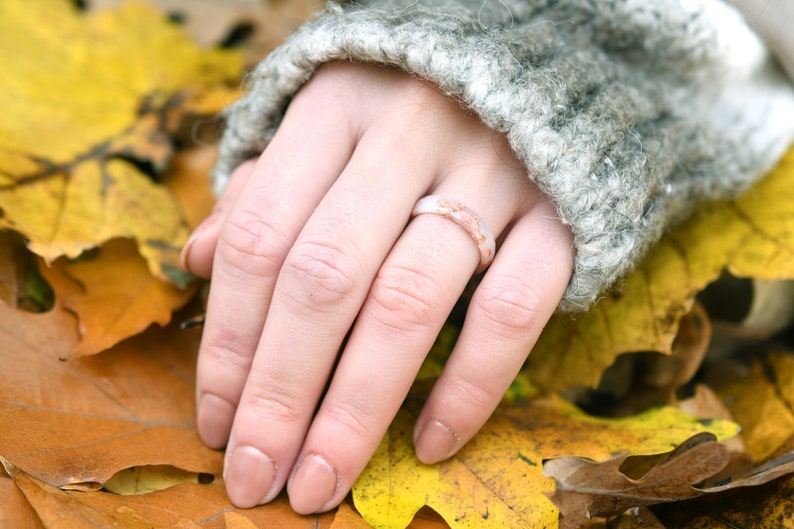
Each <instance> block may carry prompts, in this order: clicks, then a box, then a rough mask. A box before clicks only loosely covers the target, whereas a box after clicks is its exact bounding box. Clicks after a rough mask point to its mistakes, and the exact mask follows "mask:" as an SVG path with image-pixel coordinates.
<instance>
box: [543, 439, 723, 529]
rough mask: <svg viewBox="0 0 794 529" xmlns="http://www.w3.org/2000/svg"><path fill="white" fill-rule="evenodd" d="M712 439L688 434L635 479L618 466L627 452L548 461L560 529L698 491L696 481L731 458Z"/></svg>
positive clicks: (688, 496)
mask: <svg viewBox="0 0 794 529" xmlns="http://www.w3.org/2000/svg"><path fill="white" fill-rule="evenodd" d="M714 440H715V437H714V436H713V435H711V434H708V433H702V434H698V435H695V436H693V437H691V438H690V439H688V440H687V441H685V442H684V443H682V444H681V445H679V446H678V447H677V448H676V449H675V450H674V451H673V452H671V453H670V455H669V456H668V457H667V458H665V459H664V461H662V462H661V463H659V464H658V465H656V466H654V467H653V468H652V469H651V470H650V471H649V472H648V473H647V474H645V475H644V476H643V477H642V478H641V479H636V480H635V479H631V478H629V477H627V476H626V475H625V474H623V473H622V472H621V471H620V467H621V466H622V465H623V464H624V463H625V461H626V458H627V457H628V453H623V454H622V455H620V456H618V457H614V458H612V459H609V460H607V461H604V462H601V463H597V462H595V461H592V460H589V459H585V458H581V457H570V456H568V457H560V458H556V459H552V460H550V461H547V462H546V463H545V464H544V465H543V474H544V475H545V476H547V477H550V478H554V479H555V480H556V482H557V487H556V490H555V491H554V492H552V493H551V494H549V497H550V499H551V501H552V502H554V505H556V506H557V508H558V509H559V510H560V512H561V514H562V518H561V520H560V529H574V528H575V527H577V526H578V525H580V524H582V523H584V522H585V521H586V520H590V519H591V518H593V517H596V516H600V517H610V516H616V515H619V514H621V513H623V512H624V511H625V510H627V509H628V508H630V507H642V506H647V505H655V504H658V503H665V502H672V501H681V500H683V499H691V498H694V497H697V496H700V495H702V494H703V492H702V491H700V490H698V489H696V488H695V487H694V485H696V484H698V483H700V482H702V481H704V480H705V479H707V478H709V477H711V476H713V475H714V474H716V473H717V472H719V471H720V470H722V469H723V468H724V467H725V466H726V465H727V464H728V462H729V461H730V455H729V454H728V451H727V449H725V447H724V446H722V445H720V444H717V443H715V442H714Z"/></svg>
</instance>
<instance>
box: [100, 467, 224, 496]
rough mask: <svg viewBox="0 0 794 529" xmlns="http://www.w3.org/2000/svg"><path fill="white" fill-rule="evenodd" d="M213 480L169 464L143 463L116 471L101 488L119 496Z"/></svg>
mask: <svg viewBox="0 0 794 529" xmlns="http://www.w3.org/2000/svg"><path fill="white" fill-rule="evenodd" d="M213 480H214V476H213V475H211V474H200V473H198V472H188V471H187V470H182V469H181V468H176V467H173V466H171V465H144V466H139V467H132V468H125V469H124V470H121V471H119V472H117V473H116V474H114V475H113V476H112V477H111V478H110V479H109V480H107V481H105V482H104V483H103V484H102V488H103V489H104V490H106V491H108V492H112V493H114V494H119V495H121V496H135V495H139V494H148V493H150V492H155V491H158V490H165V489H168V488H170V487H175V486H176V485H181V484H182V483H212V481H213Z"/></svg>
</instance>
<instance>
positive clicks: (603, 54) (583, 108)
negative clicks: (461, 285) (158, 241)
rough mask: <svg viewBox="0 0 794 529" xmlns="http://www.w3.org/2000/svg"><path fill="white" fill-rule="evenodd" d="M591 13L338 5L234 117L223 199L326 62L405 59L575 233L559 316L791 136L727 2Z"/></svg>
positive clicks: (751, 40)
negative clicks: (233, 176) (484, 131)
mask: <svg viewBox="0 0 794 529" xmlns="http://www.w3.org/2000/svg"><path fill="white" fill-rule="evenodd" d="M576 4H577V3H576V2H560V3H559V5H558V3H556V2H549V1H540V0H516V1H515V2H513V3H510V2H502V1H500V2H486V3H483V2H481V1H480V0H457V1H454V2H453V1H451V0H435V1H434V2H433V3H432V5H430V4H428V2H414V1H408V0H406V1H405V2H404V3H402V2H401V0H374V1H372V2H369V3H367V4H366V5H362V4H359V3H356V4H355V5H354V4H350V5H344V6H340V5H337V4H329V6H328V7H327V9H326V11H325V12H323V13H322V14H320V15H319V16H318V17H317V18H315V19H314V20H313V21H311V22H309V23H308V24H306V25H304V26H303V27H302V28H301V29H300V30H299V31H298V32H297V33H296V34H294V35H293V36H292V37H291V38H290V39H288V41H287V42H285V44H284V45H282V46H281V47H280V48H278V49H277V50H276V51H274V52H273V53H272V54H271V55H270V56H268V57H267V58H266V59H265V60H264V61H263V62H262V63H260V64H259V66H258V67H257V68H256V70H255V71H254V72H253V73H252V74H251V76H250V79H249V81H250V86H249V91H248V94H247V95H246V96H245V97H244V98H242V99H241V100H240V101H239V102H237V103H236V104H235V105H233V106H232V107H231V108H230V109H229V110H228V112H227V116H226V117H227V129H226V132H225V134H224V137H223V138H222V141H221V144H220V158H219V162H218V164H217V166H216V169H215V173H214V177H215V182H216V190H217V191H218V192H220V191H221V190H222V189H223V188H224V186H225V184H226V182H227V180H228V177H229V174H230V173H231V171H232V169H233V168H234V167H235V166H236V165H237V164H239V163H240V162H241V161H242V160H244V159H246V158H247V157H250V156H255V155H258V154H259V153H260V152H261V151H262V150H263V149H264V148H265V146H266V145H267V143H268V141H269V140H270V139H271V138H272V136H273V134H274V133H275V130H276V129H277V127H278V125H279V123H280V121H281V119H282V117H283V114H284V111H285V109H286V107H287V105H288V104H289V102H290V99H291V96H292V95H293V94H294V93H295V91H297V90H298V89H299V88H300V87H301V86H302V85H303V84H304V83H305V82H306V81H307V80H308V79H309V78H310V77H311V75H312V74H313V72H314V71H315V70H316V68H318V67H319V66H320V65H321V64H323V63H325V62H328V61H332V60H357V61H367V62H379V63H384V64H389V65H394V66H397V67H399V68H402V69H404V70H405V71H408V72H410V73H412V74H414V75H418V76H420V77H423V78H425V79H427V80H429V81H432V82H433V83H435V84H436V85H438V87H439V88H440V89H441V90H442V91H444V92H445V93H447V94H449V95H451V96H454V97H456V98H457V99H459V100H460V101H461V102H462V103H463V104H465V105H467V106H468V107H470V108H471V109H472V110H473V111H475V112H476V113H478V114H479V116H480V117H481V119H482V120H483V122H484V123H485V124H487V125H488V126H490V127H492V128H493V129H495V130H497V131H500V132H503V133H505V134H506V135H507V138H508V139H509V141H510V143H511V146H512V147H513V149H514V151H515V153H516V155H517V156H518V157H519V159H520V160H521V161H522V162H523V163H524V164H525V165H526V167H527V169H528V174H529V176H530V178H532V179H533V180H534V181H535V182H536V183H537V184H538V186H539V187H540V189H541V190H542V191H543V192H544V193H546V194H547V195H548V196H549V197H550V198H551V200H552V201H553V202H554V203H555V205H556V206H557V209H558V213H559V216H560V219H561V220H562V221H563V222H564V223H566V224H569V225H570V227H571V229H572V231H573V234H574V240H575V245H576V257H575V262H574V276H573V278H572V280H571V282H570V284H569V286H568V289H567V291H566V293H565V297H564V299H563V300H562V302H561V304H560V309H562V310H581V309H584V308H587V307H588V306H589V305H590V304H591V303H592V302H593V301H595V300H596V299H597V298H598V297H599V296H600V295H601V294H603V292H604V290H605V289H606V288H607V287H609V286H610V285H612V284H613V283H614V282H615V281H616V280H617V279H618V278H619V277H620V276H621V275H623V274H624V273H625V272H626V271H627V270H628V269H629V268H631V267H632V266H633V265H634V264H635V263H636V262H637V261H638V260H639V259H640V258H641V257H642V256H643V255H644V254H645V253H646V251H647V250H648V248H649V247H650V246H651V245H652V244H653V243H654V242H655V241H657V240H658V238H659V237H660V236H661V234H662V232H663V231H664V229H665V228H666V227H668V226H669V225H670V224H671V223H672V222H675V221H676V220H678V219H679V218H681V216H682V215H685V214H687V213H688V212H690V211H691V210H692V208H693V207H694V206H695V205H696V204H697V203H698V200H703V199H713V198H720V197H725V196H730V195H732V194H735V193H737V192H738V191H740V190H742V189H743V188H745V187H746V186H747V185H748V184H749V183H750V182H751V181H752V180H753V179H754V178H756V177H757V176H758V175H759V174H761V173H762V172H763V171H765V170H766V169H768V168H769V167H770V166H771V164H772V163H773V162H774V160H776V159H777V157H778V156H779V155H780V154H781V153H782V151H783V149H784V148H785V147H786V146H787V145H788V143H789V142H790V141H791V139H792V137H794V90H792V87H791V85H789V84H788V83H787V81H786V80H785V78H784V76H783V75H782V74H781V73H780V72H779V71H775V70H774V66H773V65H772V63H771V61H769V60H768V59H769V57H768V55H767V52H766V49H765V48H764V46H763V45H762V44H761V42H760V41H759V40H758V38H757V37H756V36H755V34H754V33H752V31H751V30H749V28H748V27H747V26H746V25H745V24H744V22H743V21H742V19H741V17H740V16H739V15H738V14H737V13H736V12H735V11H733V10H732V9H731V8H727V7H726V6H725V5H723V4H722V3H720V2H717V1H715V0H700V1H695V2H681V1H679V0H660V1H658V2H633V1H628V0H625V1H614V0H613V1H606V0H605V1H602V2H581V3H579V4H582V5H576ZM693 4H694V5H693ZM748 94H751V95H749V97H748ZM527 244H532V241H527Z"/></svg>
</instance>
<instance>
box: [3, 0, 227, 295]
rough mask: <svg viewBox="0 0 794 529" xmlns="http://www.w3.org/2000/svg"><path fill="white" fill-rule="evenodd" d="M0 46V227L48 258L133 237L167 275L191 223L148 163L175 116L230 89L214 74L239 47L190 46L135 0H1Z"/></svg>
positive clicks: (156, 158) (214, 104)
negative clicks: (0, 86) (79, 6)
mask: <svg viewBox="0 0 794 529" xmlns="http://www.w3.org/2000/svg"><path fill="white" fill-rule="evenodd" d="M30 20H36V21H37V23H36V24H33V25H31V24H30V23H29V21H30ZM0 57H2V61H3V71H4V75H5V82H4V90H3V91H2V92H0V107H2V108H3V111H4V119H3V121H2V123H0V211H2V212H3V213H2V215H0V228H10V229H13V230H16V231H18V232H20V233H22V234H23V235H24V236H25V237H26V238H27V239H28V240H29V248H30V249H31V250H32V251H33V252H35V253H37V254H38V255H41V256H42V257H44V258H45V259H47V260H48V261H51V260H54V259H56V258H58V257H60V256H67V257H70V258H74V257H77V256H78V255H80V254H81V253H82V252H83V251H84V250H86V249H89V248H93V247H95V246H98V245H100V244H102V243H104V242H105V241H108V240H110V239H113V238H119V237H126V238H134V239H135V240H136V241H137V243H138V247H139V251H140V253H141V255H143V256H144V258H145V259H146V260H147V262H148V264H149V267H150V269H151V270H152V271H153V273H155V275H157V276H158V277H161V278H164V279H167V278H168V277H169V272H171V271H173V270H177V269H178V257H179V249H180V248H181V245H182V244H183V243H184V241H185V239H186V237H187V235H188V231H189V228H188V226H187V223H186V221H185V219H184V217H183V215H182V213H181V212H180V210H179V207H178V204H177V202H176V200H175V199H174V197H173V195H172V194H171V192H170V191H169V190H168V189H167V188H166V187H164V186H162V185H159V184H158V183H156V182H155V181H153V179H152V176H151V175H150V174H148V173H149V172H154V173H155V174H157V173H159V172H161V171H162V170H163V169H165V167H166V163H167V162H168V160H169V158H170V156H171V154H172V153H173V150H174V147H173V145H172V140H171V137H170V135H171V133H172V132H173V131H175V129H176V128H178V126H179V123H180V121H181V119H182V117H183V116H185V115H189V114H193V113H195V112H203V113H215V112H217V111H218V110H220V109H221V108H223V106H225V104H228V102H229V101H231V100H232V99H233V98H234V96H235V94H236V91H231V90H227V89H225V88H223V84H224V83H236V82H237V79H239V77H240V70H241V61H240V57H239V56H238V55H237V54H235V53H234V52H230V51H228V50H217V49H215V50H209V49H206V50H205V49H200V48H198V47H197V46H196V45H195V44H193V43H192V42H191V40H190V39H189V38H188V37H187V35H186V34H185V33H184V32H183V31H182V30H181V29H180V28H178V27H177V26H175V25H174V24H171V23H169V22H168V21H167V20H166V19H165V18H164V17H163V16H162V15H161V14H160V13H158V12H156V11H155V10H154V9H153V8H151V7H147V6H146V5H144V4H139V3H129V4H125V6H124V7H122V8H120V9H119V10H117V11H102V12H99V13H96V14H92V15H83V16H81V15H80V14H79V13H78V12H77V11H76V9H75V8H74V3H72V2H67V1H65V0H57V1H52V0H29V1H25V2H3V3H2V4H1V5H0ZM149 168H151V171H150V170H149Z"/></svg>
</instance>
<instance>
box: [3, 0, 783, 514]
mask: <svg viewBox="0 0 794 529" xmlns="http://www.w3.org/2000/svg"><path fill="white" fill-rule="evenodd" d="M252 1H254V3H257V2H256V1H255V0H252ZM252 1H249V0H236V1H235V2H228V3H223V5H224V6H225V9H226V10H227V11H226V12H228V13H233V12H234V9H235V7H234V6H235V5H238V4H239V5H243V4H244V5H245V6H246V9H249V8H250V7H251V4H252ZM291 1H293V2H295V4H294V5H295V7H294V13H293V15H294V16H292V17H290V16H288V13H289V9H288V8H285V5H288V3H284V2H282V3H278V4H272V5H271V4H267V5H266V4H265V3H261V4H260V5H261V7H262V10H263V11H262V12H263V13H266V14H267V13H278V17H276V18H273V17H271V20H278V21H282V20H283V21H286V20H290V21H292V22H294V23H297V21H298V20H299V19H301V18H303V17H305V16H306V14H307V13H308V12H309V9H307V5H308V3H307V2H302V1H298V0H291ZM79 4H80V3H72V2H68V1H66V0H9V1H5V2H2V3H0V58H1V59H2V61H1V62H2V64H3V73H4V76H3V81H2V85H1V86H2V90H0V108H2V109H3V119H2V120H1V121H0V462H2V467H3V468H4V469H5V470H4V472H3V471H2V470H0V527H2V528H5V527H13V528H42V527H45V528H49V529H60V528H94V527H121V528H144V527H145V528H152V527H158V528H159V527H179V528H183V529H184V528H193V527H212V528H216V527H217V528H230V529H248V528H255V527H259V528H270V527H272V528H276V527H278V528H284V527H307V528H308V527H333V528H358V527H361V528H366V527H376V528H388V529H403V528H405V527H407V526H409V525H410V526H411V527H414V528H442V527H452V528H455V529H458V528H461V529H462V528H469V527H478V528H513V527H515V528H524V527H531V528H553V527H562V528H573V527H576V526H578V525H585V526H599V527H604V526H605V525H606V526H609V527H638V526H640V525H642V526H646V527H651V528H663V527H667V528H679V527H682V528H683V527H741V528H750V527H784V526H791V524H792V522H791V521H790V518H791V517H790V516H789V515H787V514H786V513H788V512H790V511H791V509H793V508H794V502H792V499H791V498H792V497H794V477H790V475H791V474H792V473H794V354H792V347H791V343H792V340H791V334H790V332H789V333H788V334H786V333H785V332H783V331H785V329H786V328H787V326H789V322H790V321H791V316H792V314H793V313H794V288H792V283H791V282H790V280H792V279H794V207H793V206H792V205H794V189H792V186H791V181H792V178H794V150H792V151H791V152H790V153H789V154H788V155H786V156H785V157H784V158H783V159H782V160H781V161H780V163H779V165H778V167H777V168H775V169H774V170H773V171H772V172H771V173H770V174H769V175H768V176H767V177H766V178H765V179H763V180H762V181H760V182H759V183H758V184H757V185H756V186H755V187H753V188H752V189H751V190H749V191H748V192H747V193H745V195H744V196H742V197H740V198H739V199H737V200H735V201H731V202H724V203H718V204H711V205H708V206H706V207H704V208H703V209H702V210H701V211H700V212H698V214H697V215H696V216H695V217H694V218H693V219H691V220H690V221H688V222H686V223H684V224H683V225H681V226H679V227H677V228H676V229H675V230H674V232H672V233H671V234H669V235H668V236H667V237H666V238H665V239H664V240H663V241H662V242H661V243H660V244H659V245H658V246H657V248H656V249H655V250H654V251H653V253H652V254H651V255H650V256H649V257H648V259H647V260H646V262H645V263H644V264H643V265H642V266H641V268H640V269H639V270H637V271H636V272H635V273H634V274H632V275H631V276H630V277H628V278H627V279H626V280H625V281H624V282H623V283H622V284H621V285H619V287H617V288H616V289H615V290H614V291H613V292H612V293H611V294H610V295H608V296H607V297H606V298H605V299H603V300H602V301H601V302H600V303H599V304H598V305H597V306H596V307H595V308H594V309H593V310H592V311H590V312H588V313H586V314H582V315H579V316H576V317H571V316H558V317H555V319H553V320H552V322H550V323H549V325H548V326H547V328H546V330H545V331H544V334H543V336H542V338H541V341H540V343H539V344H538V346H537V348H536V349H535V350H534V351H533V354H532V356H531V358H530V361H529V362H528V363H527V366H526V369H525V370H524V371H523V372H522V374H521V375H520V376H519V378H518V379H517V380H516V381H515V383H514V384H513V386H512V387H511V389H510V391H509V392H508V394H507V395H506V397H505V400H504V403H503V404H502V405H501V406H500V408H499V409H498V410H497V412H496V414H495V415H494V416H493V418H492V419H491V420H490V421H489V422H488V423H487V424H486V425H485V427H484V428H483V430H482V431H481V432H480V433H479V434H478V435H477V436H476V437H475V438H474V439H473V440H472V442H471V443H469V444H468V445H467V446H466V447H465V448H464V449H463V450H462V451H461V452H460V453H459V454H458V455H456V456H455V457H454V458H452V459H451V460H449V461H447V462H444V463H441V464H438V465H434V466H426V465H421V464H420V463H419V462H418V461H417V460H416V459H415V458H414V455H413V447H412V443H411V437H410V432H411V430H412V424H413V420H414V418H415V414H416V411H417V410H418V407H419V406H420V404H421V399H422V398H423V396H424V395H426V393H427V390H428V388H429V387H430V385H431V384H432V380H433V378H434V377H435V376H437V374H438V373H439V372H440V369H441V368H442V366H443V362H444V357H445V354H446V353H448V351H449V349H450V347H451V344H452V343H453V342H454V339H455V335H456V332H457V330H458V328H459V323H460V322H456V321H454V320H451V321H450V322H449V323H448V325H447V326H446V327H445V329H444V331H443V332H442V335H441V336H440V338H439V340H438V341H437V343H436V346H435V347H434V349H433V351H432V353H431V355H430V357H429V358H428V361H427V362H426V363H425V365H424V366H423V369H422V372H421V373H420V375H419V377H418V378H417V382H416V384H415V387H414V389H413V391H412V393H411V395H410V396H409V399H408V400H407V401H406V403H405V405H404V406H403V409H402V410H401V412H400V414H399V415H398V417H397V418H396V419H395V421H394V423H393V424H392V426H391V427H390V429H389V432H388V434H387V436H386V437H385V438H384V440H383V442H382V443H381V445H380V447H379V448H378V451H377V452H376V454H375V455H374V457H373V458H372V460H371V462H370V464H369V466H368V467H367V469H366V470H365V472H364V474H363V475H362V476H361V478H360V479H359V480H358V482H357V483H356V485H355V486H354V489H353V492H352V494H351V497H350V498H349V499H348V500H347V501H346V502H345V503H343V504H342V505H341V506H340V508H339V509H338V510H336V511H334V512H331V513H327V514H324V515H318V516H309V517H304V516H298V515H296V514H294V513H293V512H292V511H291V510H290V508H289V504H288V501H287V500H286V498H285V497H281V498H279V499H278V500H277V501H275V502H274V503H272V504H269V505H266V506H260V507H257V508H254V509H249V510H238V509H235V508H234V507H233V506H232V505H231V504H230V503H229V500H228V498H227V497H226V495H225V492H224V484H223V479H222V476H221V474H222V459H223V456H222V453H220V452H218V451H213V450H210V449H208V448H206V447H205V446H204V445H203V444H202V443H201V442H200V440H199V439H198V436H197V435H196V432H195V424H194V420H195V417H194V415H195V407H194V390H195V387H194V382H195V379H194V364H195V357H196V352H197V348H198V342H199V337H200V329H196V328H193V329H187V330H183V329H181V328H180V326H179V325H178V323H179V322H181V321H184V320H186V319H189V318H190V317H191V316H194V315H196V314H198V313H200V312H201V311H202V306H201V295H200V290H201V288H202V285H201V284H200V282H198V281H196V280H195V279H194V278H192V277H190V276H189V275H188V274H185V273H184V272H181V271H180V269H179V267H178V255H179V251H180V248H181V246H182V244H183V243H184V242H185V239H186V237H187V235H188V234H189V232H190V229H191V228H192V227H193V226H195V225H196V224H197V223H198V222H200V220H201V219H202V218H203V217H204V216H205V215H207V214H208V212H209V210H210V209H211V207H212V201H213V199H212V197H211V194H210V191H209V182H208V178H207V172H208V170H209V167H210V166H211V164H212V161H213V157H214V151H213V147H212V140H213V138H214V136H213V134H214V132H213V131H214V127H215V124H216V120H215V119H214V118H213V116H214V115H216V114H217V113H218V112H219V111H220V110H222V109H223V108H224V107H225V106H226V105H227V104H228V103H230V102H231V101H232V100H234V98H235V97H237V95H238V94H237V87H238V85H239V81H240V78H241V76H242V72H243V68H244V67H243V63H244V61H245V59H246V58H248V59H250V58H251V55H250V54H251V50H250V49H247V50H246V55H244V54H243V53H242V52H241V51H240V50H233V49H228V47H220V46H214V45H211V44H212V42H210V43H207V42H204V43H203V44H202V45H198V44H196V42H195V38H193V37H191V36H188V34H187V33H186V32H185V29H184V27H183V26H181V25H180V24H178V23H176V22H174V21H171V20H169V18H168V17H167V16H166V15H165V14H164V13H163V12H161V11H159V10H157V9H156V8H154V7H151V6H149V5H148V4H141V3H132V2H129V3H122V5H121V6H117V7H113V8H108V9H96V10H90V11H85V10H82V9H79V8H78V5H79ZM171 4H172V5H173V2H172V3H171ZM218 5H220V4H219V3H216V4H215V9H219V8H218ZM276 5H277V6H278V7H277V9H278V11H272V9H275V8H274V7H273V6H276ZM190 6H193V9H194V10H195V11H194V12H195V13H200V12H201V9H205V8H206V6H207V4H206V3H205V2H187V1H186V2H184V8H185V10H186V12H187V13H188V14H190V12H191V11H190V9H191V7H190ZM196 6H198V7H196ZM268 9H271V11H268ZM182 15H184V13H182ZM229 17H232V15H231V14H230V15H229ZM172 18H184V16H182V17H172ZM205 18H206V17H205ZM214 18H215V19H216V20H217V19H218V17H214ZM266 18H267V16H264V15H258V16H257V17H253V18H250V19H249V20H253V21H254V22H253V23H255V24H256V25H257V29H258V31H259V32H260V33H259V34H260V36H261V32H262V31H263V30H265V31H266V32H270V34H271V35H276V34H277V33H278V32H281V33H278V35H279V37H278V38H280V37H281V36H283V34H286V33H287V32H288V30H289V29H291V28H287V27H286V25H287V22H284V23H281V24H280V26H279V28H278V29H276V28H275V27H274V26H267V24H265V23H264V22H263V20H264V19H266ZM191 20H192V19H191V18H190V17H189V16H188V18H187V22H186V24H187V25H188V26H189V25H190V22H191ZM183 22H185V21H184V20H183ZM292 22H290V24H291V23H292ZM253 23H252V24H253ZM207 27H209V26H207ZM263 28H264V29H263ZM207 32H209V33H212V34H214V33H217V27H214V26H213V28H212V31H209V29H208V30H207ZM272 39H275V40H277V39H276V37H271V40H270V41H267V38H266V39H265V41H267V42H268V46H270V45H272V43H273V40H272ZM218 40H220V37H218ZM226 40H229V39H226ZM227 43H228V42H227ZM261 51H262V50H261V49H260V50H259V53H261ZM739 278H749V279H739ZM718 280H719V281H718ZM715 282H716V283H715ZM731 286H734V287H736V288H735V289H733V290H731V289H730V288H729V287H731ZM715 293H717V294H719V293H722V294H723V298H722V299H719V300H718V301H714V299H715V298H714V294H715ZM726 293H727V295H726ZM701 302H702V303H701ZM734 309H735V310H734ZM731 312H733V313H737V312H738V313H739V314H738V316H737V315H736V314H733V315H732V316H731V317H726V316H725V315H726V314H729V313H731ZM584 410H587V411H584ZM739 429H741V431H740V433H738V435H737V432H738V431H739ZM720 524H722V525H720Z"/></svg>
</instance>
